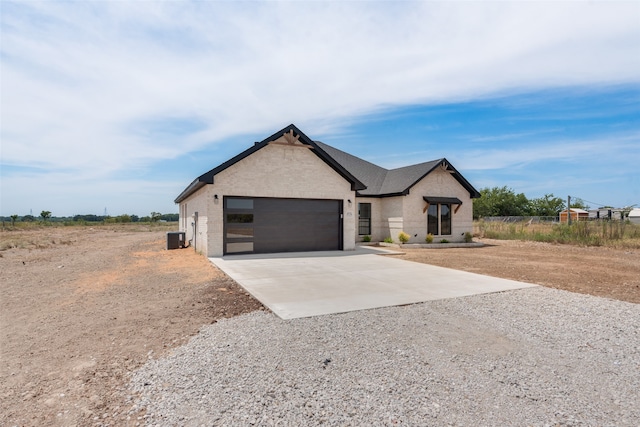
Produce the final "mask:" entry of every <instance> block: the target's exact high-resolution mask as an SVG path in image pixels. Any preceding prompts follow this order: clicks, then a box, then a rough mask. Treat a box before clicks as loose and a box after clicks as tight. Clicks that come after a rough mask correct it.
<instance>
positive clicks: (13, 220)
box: [11, 214, 18, 227]
mask: <svg viewBox="0 0 640 427" xmlns="http://www.w3.org/2000/svg"><path fill="white" fill-rule="evenodd" d="M17 220H18V215H16V214H13V215H11V226H12V227H15V225H16V221H17Z"/></svg>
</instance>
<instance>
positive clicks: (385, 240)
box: [384, 237, 393, 243]
mask: <svg viewBox="0 0 640 427" xmlns="http://www.w3.org/2000/svg"><path fill="white" fill-rule="evenodd" d="M384 242H385V243H393V239H392V238H391V237H385V238H384Z"/></svg>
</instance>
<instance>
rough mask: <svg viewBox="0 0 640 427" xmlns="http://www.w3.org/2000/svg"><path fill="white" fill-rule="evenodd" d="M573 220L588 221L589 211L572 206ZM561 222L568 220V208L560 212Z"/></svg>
mask: <svg viewBox="0 0 640 427" xmlns="http://www.w3.org/2000/svg"><path fill="white" fill-rule="evenodd" d="M569 210H570V211H571V221H586V220H588V219H589V212H588V211H585V210H584V209H578V208H571V209H569ZM560 222H567V210H566V209H565V210H563V211H562V212H560Z"/></svg>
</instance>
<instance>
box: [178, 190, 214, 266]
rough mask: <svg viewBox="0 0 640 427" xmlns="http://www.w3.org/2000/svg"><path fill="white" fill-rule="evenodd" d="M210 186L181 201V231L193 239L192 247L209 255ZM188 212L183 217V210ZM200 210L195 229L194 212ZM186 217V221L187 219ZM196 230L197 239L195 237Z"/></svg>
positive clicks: (188, 239) (187, 238)
mask: <svg viewBox="0 0 640 427" xmlns="http://www.w3.org/2000/svg"><path fill="white" fill-rule="evenodd" d="M208 187H209V186H204V187H202V188H201V189H199V190H198V191H196V192H195V193H194V194H192V195H191V196H189V197H188V198H187V199H185V200H183V201H182V202H180V215H181V216H180V231H184V232H185V238H186V240H187V242H188V241H191V245H192V246H191V247H193V248H195V250H196V251H197V252H199V253H202V254H204V255H207V227H208V215H207V212H208V207H207V202H206V201H207V192H208V191H209V188H208ZM185 211H186V213H187V215H186V218H183V216H182V214H183V212H185ZM195 212H198V220H197V229H195V230H194V227H193V226H192V224H193V223H194V222H195V218H194V213H195ZM185 219H186V221H185ZM194 231H195V239H194Z"/></svg>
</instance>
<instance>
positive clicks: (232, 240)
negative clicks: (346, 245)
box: [224, 197, 342, 254]
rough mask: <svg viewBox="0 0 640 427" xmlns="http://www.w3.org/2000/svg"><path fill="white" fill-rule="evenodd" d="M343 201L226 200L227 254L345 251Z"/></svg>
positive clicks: (225, 242)
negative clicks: (343, 249) (343, 244)
mask: <svg viewBox="0 0 640 427" xmlns="http://www.w3.org/2000/svg"><path fill="white" fill-rule="evenodd" d="M341 217H342V201H340V200H316V199H275V198H261V197H253V198H247V197H225V198H224V253H225V254H234V253H270V252H303V251H330V250H339V249H342V219H341Z"/></svg>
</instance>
